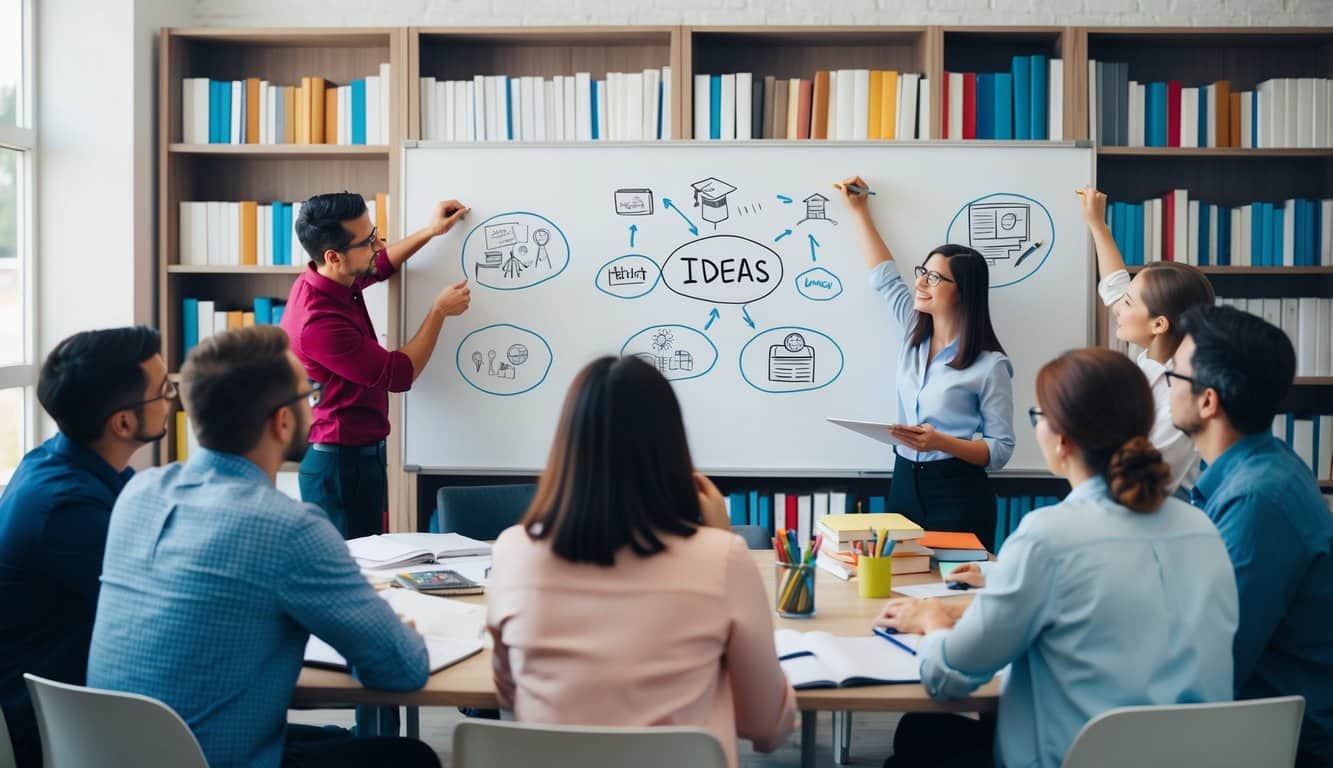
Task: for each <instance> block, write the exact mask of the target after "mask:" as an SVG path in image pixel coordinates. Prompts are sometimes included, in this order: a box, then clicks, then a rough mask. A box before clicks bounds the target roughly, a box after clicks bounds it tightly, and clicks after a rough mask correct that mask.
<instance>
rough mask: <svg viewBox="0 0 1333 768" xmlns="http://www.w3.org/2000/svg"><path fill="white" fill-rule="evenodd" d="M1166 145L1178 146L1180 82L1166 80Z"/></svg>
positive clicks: (1200, 118)
mask: <svg viewBox="0 0 1333 768" xmlns="http://www.w3.org/2000/svg"><path fill="white" fill-rule="evenodd" d="M1204 119H1205V116H1203V115H1200V116H1199V123H1200V124H1201V125H1202V124H1203V121H1204ZM1166 145H1167V146H1168V147H1178V146H1180V81H1179V80H1168V81H1167V83H1166ZM1168 218H1169V217H1168ZM1164 231H1165V230H1164ZM1168 261H1169V259H1168Z"/></svg>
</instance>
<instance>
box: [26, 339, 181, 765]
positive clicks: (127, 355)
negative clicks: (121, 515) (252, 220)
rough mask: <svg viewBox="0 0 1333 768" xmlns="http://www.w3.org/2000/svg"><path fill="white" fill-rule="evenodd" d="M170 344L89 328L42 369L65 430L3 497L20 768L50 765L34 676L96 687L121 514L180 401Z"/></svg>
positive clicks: (48, 403)
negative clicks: (115, 514) (94, 639)
mask: <svg viewBox="0 0 1333 768" xmlns="http://www.w3.org/2000/svg"><path fill="white" fill-rule="evenodd" d="M161 346H162V344H161V339H160V338H159V337H158V334H157V331H154V330H153V329H151V328H145V327H133V328H113V329H109V330H102V331H86V332H83V333H77V334H75V335H73V336H70V337H69V338H67V339H65V340H64V341H62V342H60V344H59V345H57V346H56V348H55V349H54V350H53V351H52V352H51V354H50V355H49V356H48V357H47V358H46V361H45V362H44V363H43V364H42V370H41V373H40V374H39V376H38V381H37V398H38V400H39V401H40V402H41V404H42V407H43V408H45V409H46V412H47V413H48V414H50V415H51V418H52V419H54V420H55V422H56V425H57V426H58V427H59V428H60V431H59V432H58V433H57V434H56V435H55V437H52V438H51V439H50V440H47V441H46V442H45V443H42V444H41V445H40V446H38V447H37V448H34V449H33V450H32V451H31V452H29V453H28V455H26V456H24V457H23V461H22V463H20V464H19V466H18V469H17V470H16V471H15V472H14V476H13V478H12V479H11V480H10V482H9V485H8V486H7V487H6V488H5V492H4V495H3V496H0V617H3V621H4V626H5V630H4V631H3V632H0V710H3V712H4V717H5V721H6V723H7V725H8V726H9V735H10V738H11V740H12V741H13V744H14V753H15V757H16V758H17V759H18V765H19V768H26V767H27V766H40V765H41V758H42V755H41V743H40V741H39V740H38V734H37V722H36V719H35V716H34V714H33V710H32V703H31V701H30V700H29V698H28V691H27V687H26V685H25V684H24V681H23V674H24V673H25V672H31V673H32V674H35V675H39V676H41V677H46V678H50V679H54V680H59V681H62V682H67V683H74V684H79V685H81V684H83V682H84V677H85V674H86V671H87V665H88V644H89V642H90V638H91V636H92V630H93V618H94V616H95V614H96V610H97V594H98V588H99V578H100V577H101V575H102V554H103V550H104V549H105V546H106V531H107V522H108V520H109V519H110V517H111V507H112V505H113V504H114V503H115V501H116V496H117V495H118V494H119V493H120V490H121V488H122V487H124V485H125V483H126V481H128V480H129V479H130V477H131V476H132V475H133V474H134V470H132V469H130V468H129V464H130V459H131V457H132V456H133V455H134V453H135V452H136V451H137V450H139V448H141V447H142V446H144V445H146V444H148V443H152V442H156V441H157V440H160V439H161V438H162V437H163V435H165V434H166V427H167V419H168V417H169V416H170V415H171V410H172V400H173V399H174V398H175V397H176V388H175V386H174V385H172V384H171V382H170V381H169V380H168V378H167V365H166V362H165V361H164V360H163V359H162V355H161Z"/></svg>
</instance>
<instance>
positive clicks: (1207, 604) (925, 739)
mask: <svg viewBox="0 0 1333 768" xmlns="http://www.w3.org/2000/svg"><path fill="white" fill-rule="evenodd" d="M1037 403H1038V407H1036V408H1033V409H1031V412H1030V414H1029V418H1030V419H1031V420H1032V424H1033V427H1034V429H1035V430H1036V436H1037V443H1038V444H1039V445H1040V446H1041V452H1042V455H1043V456H1044V457H1045V459H1046V465H1047V466H1048V467H1049V468H1050V470H1051V471H1052V472H1054V473H1055V474H1056V475H1059V476H1061V477H1064V478H1067V479H1068V480H1069V483H1070V485H1071V486H1073V490H1072V491H1071V492H1070V494H1069V495H1068V496H1067V497H1066V498H1065V500H1064V501H1062V502H1061V503H1059V504H1057V505H1055V506H1053V507H1046V508H1044V509H1038V510H1036V511H1034V512H1031V513H1029V514H1028V515H1027V516H1025V517H1024V518H1023V522H1022V524H1021V525H1019V527H1018V530H1017V531H1016V532H1015V533H1014V534H1013V535H1011V536H1010V537H1009V538H1007V539H1006V540H1005V542H1004V549H1003V550H1001V551H1000V554H999V557H998V559H997V560H996V561H994V562H990V563H982V564H979V565H978V564H975V563H969V564H967V565H965V566H960V567H959V568H957V569H955V570H954V571H953V573H952V574H950V577H949V578H950V579H951V580H957V581H963V582H965V583H967V584H969V585H971V586H974V587H982V588H984V591H982V592H980V593H978V594H977V595H976V597H975V598H974V599H973V600H972V602H971V604H970V605H966V606H965V607H964V608H962V609H960V608H959V606H958V605H957V604H956V603H954V602H952V601H951V602H950V603H948V604H946V603H944V602H941V601H939V600H890V601H889V602H888V603H887V604H885V606H884V611H883V614H882V615H881V617H880V618H879V619H878V620H877V621H876V623H877V624H879V625H880V626H887V627H892V628H894V629H896V630H898V631H899V632H915V633H922V634H925V639H924V640H922V641H921V645H920V647H919V649H918V655H919V656H920V658H921V682H922V683H923V684H924V685H925V686H926V690H927V691H928V692H929V693H930V695H931V696H932V697H934V698H936V699H956V698H961V697H964V696H966V695H968V694H969V693H971V692H972V691H973V690H974V689H975V688H977V687H978V686H980V685H982V684H983V683H985V682H986V681H988V680H989V679H990V678H991V676H992V675H994V674H995V673H997V672H999V671H1000V670H1001V669H1003V668H1004V667H1005V666H1006V665H1012V666H1011V667H1010V671H1009V673H1008V678H1007V679H1006V680H1005V682H1004V685H1003V688H1002V691H1001V693H1000V707H999V713H998V715H997V717H996V718H986V719H983V720H981V721H977V720H969V719H966V718H963V717H960V716H957V715H908V716H906V717H904V718H903V719H902V721H901V722H900V723H899V725H898V730H897V732H896V733H895V735H894V744H893V750H894V756H893V757H892V758H890V760H889V762H888V763H886V766H894V767H896V766H910V765H922V764H929V765H940V764H947V765H951V766H952V765H959V766H961V765H999V766H1009V767H1010V768H1012V767H1014V766H1040V767H1041V768H1058V766H1060V764H1061V763H1062V762H1063V760H1064V757H1065V754H1066V753H1067V752H1068V751H1069V747H1070V745H1072V744H1073V742H1074V737H1075V736H1077V735H1078V732H1079V730H1080V729H1082V728H1083V726H1084V725H1085V724H1086V723H1087V722H1088V721H1089V720H1091V719H1092V718H1093V717H1096V716H1097V715H1099V714H1101V713H1103V712H1105V711H1107V710H1109V709H1113V708H1115V707H1123V706H1133V705H1145V704H1146V705H1152V704H1188V703H1196V702H1206V701H1227V700H1229V699H1230V698H1231V695H1232V686H1231V677H1232V663H1231V642H1232V637H1233V636H1234V635H1235V632H1236V621H1237V611H1238V608H1237V597H1236V580H1235V577H1234V576H1233V575H1232V572H1231V565H1230V559H1229V557H1228V555H1227V550H1226V546H1225V545H1224V544H1223V543H1222V537H1221V535H1220V534H1219V533H1218V532H1217V528H1216V527H1215V526H1213V524H1212V522H1211V521H1210V520H1209V519H1208V517H1207V516H1206V515H1204V513H1203V512H1201V511H1199V510H1198V509H1195V508H1194V507H1191V506H1190V505H1189V504H1186V503H1185V502H1183V501H1181V500H1179V499H1175V498H1168V497H1167V488H1168V487H1169V484H1170V480H1171V468H1170V466H1169V465H1167V464H1166V462H1164V461H1163V460H1162V455H1161V453H1159V452H1158V450H1157V449H1156V448H1154V447H1153V446H1152V444H1151V443H1150V442H1148V438H1147V434H1148V430H1149V429H1150V428H1151V427H1152V424H1153V397H1152V391H1151V390H1150V389H1149V388H1148V381H1147V379H1145V378H1144V376H1143V373H1142V372H1141V371H1140V370H1139V369H1138V367H1136V366H1135V365H1134V363H1132V362H1130V360H1129V358H1127V357H1125V356H1124V355H1121V354H1119V353H1117V352H1113V351H1111V350H1109V349H1080V350H1074V351H1072V352H1066V353H1065V354H1063V355H1061V356H1060V357H1058V358H1056V359H1055V360H1053V361H1051V362H1049V363H1047V364H1046V365H1045V366H1043V367H1042V369H1041V371H1040V372H1039V373H1038V374H1037ZM1127 749H1129V750H1131V751H1132V746H1127ZM1126 754H1129V752H1127V753H1126ZM1131 762H1132V761H1131Z"/></svg>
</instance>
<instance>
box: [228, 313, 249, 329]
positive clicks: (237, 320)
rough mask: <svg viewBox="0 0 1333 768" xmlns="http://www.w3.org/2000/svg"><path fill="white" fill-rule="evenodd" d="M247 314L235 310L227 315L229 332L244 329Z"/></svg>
mask: <svg viewBox="0 0 1333 768" xmlns="http://www.w3.org/2000/svg"><path fill="white" fill-rule="evenodd" d="M244 315H245V313H244V312H242V311H240V310H239V309H233V310H232V311H230V312H228V313H227V330H229V331H230V330H231V329H232V328H243V327H245V326H244V323H245V317H244Z"/></svg>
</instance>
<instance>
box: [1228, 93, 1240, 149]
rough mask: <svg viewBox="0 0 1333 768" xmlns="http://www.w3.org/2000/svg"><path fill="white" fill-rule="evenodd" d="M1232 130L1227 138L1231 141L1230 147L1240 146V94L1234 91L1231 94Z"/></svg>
mask: <svg viewBox="0 0 1333 768" xmlns="http://www.w3.org/2000/svg"><path fill="white" fill-rule="evenodd" d="M1230 114H1231V130H1230V131H1228V132H1227V138H1229V139H1231V144H1230V146H1233V147H1239V146H1240V94H1239V93H1236V92H1235V91H1232V93H1231V112H1230Z"/></svg>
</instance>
